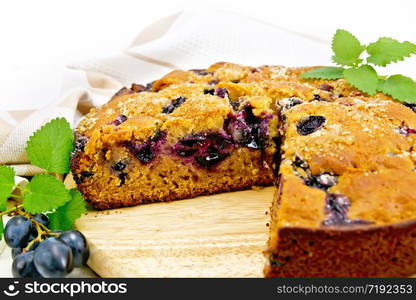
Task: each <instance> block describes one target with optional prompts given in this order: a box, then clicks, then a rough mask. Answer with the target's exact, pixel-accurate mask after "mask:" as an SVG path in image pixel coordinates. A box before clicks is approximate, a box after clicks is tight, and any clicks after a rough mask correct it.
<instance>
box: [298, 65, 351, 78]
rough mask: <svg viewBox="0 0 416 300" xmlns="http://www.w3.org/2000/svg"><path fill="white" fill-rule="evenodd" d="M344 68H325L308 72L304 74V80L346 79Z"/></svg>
mask: <svg viewBox="0 0 416 300" xmlns="http://www.w3.org/2000/svg"><path fill="white" fill-rule="evenodd" d="M343 71H344V68H341V67H324V68H317V69H313V70H310V71H307V72H305V73H303V74H302V76H301V77H302V78H306V79H329V80H332V79H339V78H342V77H344V74H343Z"/></svg>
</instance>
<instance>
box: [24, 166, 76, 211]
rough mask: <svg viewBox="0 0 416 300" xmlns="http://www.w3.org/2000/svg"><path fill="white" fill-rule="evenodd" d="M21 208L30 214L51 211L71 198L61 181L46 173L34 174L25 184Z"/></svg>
mask: <svg viewBox="0 0 416 300" xmlns="http://www.w3.org/2000/svg"><path fill="white" fill-rule="evenodd" d="M24 198H25V200H24V202H23V208H24V209H25V211H27V212H28V213H31V214H37V213H41V212H47V211H52V210H54V209H57V208H59V207H60V206H62V205H64V204H65V203H66V202H67V201H69V200H70V199H71V196H70V195H69V192H68V190H67V189H66V187H65V186H64V184H63V183H62V182H60V181H59V180H58V179H56V178H55V177H53V176H51V175H48V174H40V175H36V176H35V177H33V178H32V180H31V181H30V182H29V183H28V184H27V186H26V189H25V193H24Z"/></svg>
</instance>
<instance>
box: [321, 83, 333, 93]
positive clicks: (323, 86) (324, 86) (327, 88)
mask: <svg viewBox="0 0 416 300" xmlns="http://www.w3.org/2000/svg"><path fill="white" fill-rule="evenodd" d="M319 89H320V90H322V91H326V92H332V91H333V90H334V87H333V86H332V85H330V84H328V83H323V84H321V86H320V87H319Z"/></svg>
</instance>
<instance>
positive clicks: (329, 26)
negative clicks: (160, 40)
mask: <svg viewBox="0 0 416 300" xmlns="http://www.w3.org/2000/svg"><path fill="white" fill-rule="evenodd" d="M414 2H415V1H412V0H396V1H392V0H390V1H385V0H378V1H365V0H345V1H323V0H313V1H306V0H305V1H300V0H291V1H287V0H286V1H280V0H274V1H273V0H269V1H267V0H255V1H254V0H248V1H247V0H237V1H231V0H228V1H227V0H206V1H201V0H170V1H169V0H146V1H144V0H136V1H134V0H118V1H105V0H101V1H98V0H94V1H92V0H72V1H57V0H55V1H42V0H37V1H21V0H15V1H1V4H0V38H1V44H0V66H1V71H0V86H1V89H2V90H1V93H0V110H6V109H27V108H33V107H40V106H43V105H44V104H46V103H48V102H50V101H51V100H53V98H54V97H57V96H58V95H59V91H60V85H61V80H62V77H61V75H62V70H63V69H64V68H65V65H66V64H67V63H70V62H74V61H80V60H84V59H87V58H96V57H104V56H108V55H111V54H116V53H119V52H120V51H121V50H123V49H125V48H126V47H127V46H128V45H129V43H130V42H131V41H132V40H133V38H134V37H135V36H136V35H137V34H138V33H139V32H140V31H141V29H143V28H144V27H145V26H146V25H148V24H150V23H152V22H154V21H156V20H157V19H159V18H161V17H163V16H167V15H170V14H173V13H176V12H178V11H181V10H183V9H189V8H193V9H195V8H196V9H203V10H215V9H221V10H230V11H235V12H238V13H240V14H244V15H248V16H251V17H254V18H258V19H262V20H264V21H265V22H268V23H271V24H275V25H278V26H280V27H283V28H287V29H289V30H292V31H295V32H299V33H303V34H307V35H309V36H314V37H317V38H319V39H321V40H324V41H326V42H327V43H328V47H329V45H330V39H331V36H332V34H333V33H334V32H335V30H336V29H337V28H343V29H348V30H350V31H351V32H353V33H355V34H356V35H357V36H358V37H359V38H360V40H362V41H363V42H364V43H368V42H371V41H373V40H375V39H377V38H378V37H380V36H390V37H394V38H397V39H399V40H409V41H413V42H416V32H415V29H416V20H415V7H416V5H415V4H414ZM214 19H215V12H214V11H213V13H212V19H207V20H206V22H207V25H209V23H210V22H213V21H214ZM230 26H235V27H236V30H238V24H230ZM270 38H273V37H270ZM282 47H284V45H282ZM307 54H308V52H307V49H305V55H307ZM270 63H271V64H272V63H273V62H270ZM415 67H416V60H415V59H412V60H411V63H404V64H403V63H399V64H398V65H397V66H394V67H393V70H392V71H394V72H402V73H405V74H407V75H410V76H415V75H413V74H416V72H414V70H415V69H416V68H415Z"/></svg>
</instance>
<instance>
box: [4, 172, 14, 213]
mask: <svg viewBox="0 0 416 300" xmlns="http://www.w3.org/2000/svg"><path fill="white" fill-rule="evenodd" d="M14 175H15V173H14V170H13V168H10V167H7V166H0V211H1V210H6V205H7V199H9V197H10V195H11V194H12V192H13V187H14Z"/></svg>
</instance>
